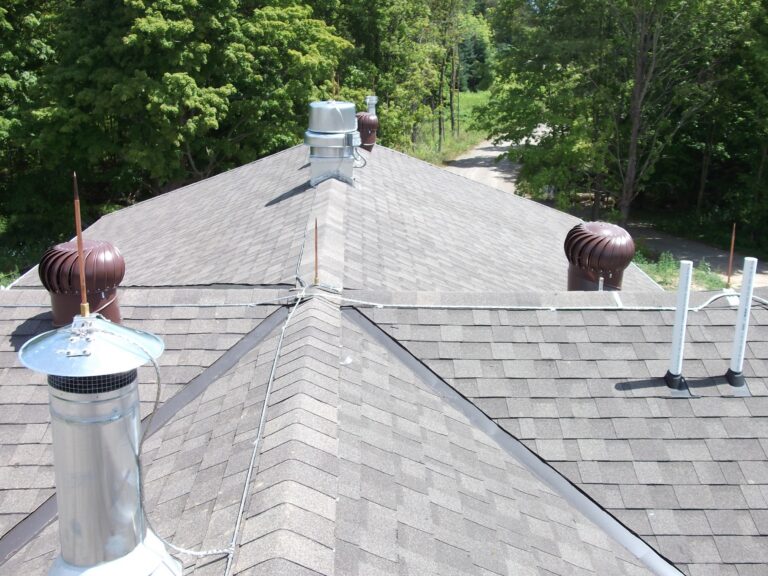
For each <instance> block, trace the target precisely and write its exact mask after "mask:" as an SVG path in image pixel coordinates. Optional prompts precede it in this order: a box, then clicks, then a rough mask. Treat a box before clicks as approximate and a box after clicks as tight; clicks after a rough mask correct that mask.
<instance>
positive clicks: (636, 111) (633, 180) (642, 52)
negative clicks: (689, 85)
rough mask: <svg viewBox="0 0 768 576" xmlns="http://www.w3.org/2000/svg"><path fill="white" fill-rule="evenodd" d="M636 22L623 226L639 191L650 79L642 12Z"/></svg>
mask: <svg viewBox="0 0 768 576" xmlns="http://www.w3.org/2000/svg"><path fill="white" fill-rule="evenodd" d="M635 20H636V23H637V46H636V47H635V73H634V82H633V86H632V98H631V100H630V105H629V120H630V132H629V148H628V150H627V170H626V172H625V173H624V181H623V182H622V189H621V198H620V199H619V210H620V211H621V225H622V226H626V225H627V220H629V208H630V206H631V204H632V201H633V200H634V199H635V197H636V196H637V192H638V185H639V182H638V164H639V154H640V150H639V144H640V135H641V131H642V123H643V116H642V113H643V100H644V98H645V92H646V86H647V84H648V82H649V80H650V79H649V78H648V76H647V74H646V72H647V70H648V48H649V30H648V20H647V14H646V13H645V11H643V10H642V9H640V10H639V12H638V14H637V15H636V17H635Z"/></svg>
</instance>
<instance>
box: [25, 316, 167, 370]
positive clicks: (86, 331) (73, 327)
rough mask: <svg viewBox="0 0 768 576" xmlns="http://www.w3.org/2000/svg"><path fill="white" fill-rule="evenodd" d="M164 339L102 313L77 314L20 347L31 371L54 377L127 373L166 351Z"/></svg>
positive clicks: (26, 364)
mask: <svg viewBox="0 0 768 576" xmlns="http://www.w3.org/2000/svg"><path fill="white" fill-rule="evenodd" d="M164 349H165V344H164V343H163V341H162V339H160V338H159V337H158V336H155V335H154V334H151V333H150V332H144V331H142V330H135V329H133V328H127V327H125V326H121V325H120V324H115V323H113V322H110V321H109V320H106V319H104V318H103V317H102V316H100V315H93V316H87V317H83V316H75V319H74V320H73V322H72V324H70V325H69V326H64V327H63V328H59V329H58V330H51V331H50V332H46V333H44V334H40V335H39V336H35V337H34V338H32V339H31V340H30V341H28V342H27V343H26V344H24V346H22V347H21V350H19V360H21V363H22V364H24V366H26V367H27V368H29V369H30V370H34V371H36V372H43V373H44V374H49V375H53V376H71V377H84V376H105V375H108V374H117V373H120V372H128V371H129V370H133V369H134V368H138V367H139V366H141V365H143V364H146V363H147V362H148V361H149V360H150V356H151V357H152V358H158V357H159V356H160V354H162V353H163V350H164Z"/></svg>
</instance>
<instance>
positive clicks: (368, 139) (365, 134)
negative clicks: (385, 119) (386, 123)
mask: <svg viewBox="0 0 768 576" xmlns="http://www.w3.org/2000/svg"><path fill="white" fill-rule="evenodd" d="M378 101H379V99H378V98H377V97H376V96H366V97H365V104H366V106H368V112H358V113H357V129H358V130H359V131H360V140H361V141H362V143H363V144H362V146H363V148H365V149H366V150H368V152H371V151H372V150H373V145H374V144H376V132H377V130H378V129H379V117H378V116H376V103H377V102H378Z"/></svg>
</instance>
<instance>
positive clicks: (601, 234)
mask: <svg viewBox="0 0 768 576" xmlns="http://www.w3.org/2000/svg"><path fill="white" fill-rule="evenodd" d="M563 248H564V249H565V255H566V257H567V258H568V262H569V266H568V290H600V289H601V288H602V289H604V290H621V283H622V280H623V278H624V270H625V269H626V267H627V266H629V263H630V262H632V258H633V257H634V255H635V243H634V242H633V241H632V237H631V236H630V235H629V233H628V232H627V231H626V230H624V229H623V228H621V227H619V226H616V225H614V224H608V223H606V222H583V223H581V224H578V225H576V226H574V227H573V228H571V230H570V231H569V232H568V234H567V235H566V237H565V242H564V244H563ZM601 280H602V282H601Z"/></svg>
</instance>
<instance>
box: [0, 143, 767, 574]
mask: <svg viewBox="0 0 768 576" xmlns="http://www.w3.org/2000/svg"><path fill="white" fill-rule="evenodd" d="M367 161H368V164H367V166H366V167H365V168H363V169H359V170H358V171H357V185H356V186H355V187H351V186H348V185H346V184H342V183H340V182H337V181H326V182H323V183H321V184H320V185H318V186H317V187H316V188H311V187H309V186H308V185H307V183H306V181H307V179H308V164H307V151H306V149H305V148H302V147H296V148H292V149H289V150H286V151H284V152H282V153H280V154H277V155H274V156H272V157H269V158H265V159H263V160H260V161H258V162H255V163H252V164H249V165H247V166H244V167H242V168H239V169H236V170H233V171H230V172H228V173H226V174H222V175H219V176H217V177H215V178H212V179H209V180H206V181H203V182H200V183H197V184H194V185H191V186H188V187H185V188H183V189H180V190H178V191H175V192H172V193H169V194H167V195H164V196H162V197H158V198H155V199H153V200H150V201H147V202H144V203H141V204H138V205H136V206H134V207H131V208H128V209H126V210H122V211H120V212H117V213H114V214H111V215H109V216H106V217H104V218H103V219H102V220H100V221H99V222H97V223H96V224H95V225H94V226H92V227H91V228H90V229H89V230H88V231H87V235H89V236H92V237H96V236H98V237H100V238H102V239H107V240H111V241H113V242H114V243H115V244H116V245H117V246H118V248H120V250H121V251H122V252H123V253H124V255H125V257H126V261H127V269H128V271H127V276H126V281H125V283H124V284H125V285H126V286H132V288H129V289H123V290H122V292H121V303H122V306H121V307H122V313H123V317H124V319H125V323H126V324H127V325H128V326H133V327H137V328H141V329H144V330H150V331H153V332H155V333H157V334H158V335H160V336H162V337H163V338H164V340H165V342H166V346H167V350H166V352H165V354H164V355H163V356H161V358H160V367H161V373H162V378H163V385H164V394H163V401H164V402H163V403H162V404H161V406H160V408H159V410H158V413H157V414H158V416H157V417H156V420H155V421H154V422H153V427H152V432H153V434H152V435H151V436H150V437H149V438H148V440H147V442H146V443H145V445H144V452H143V463H144V467H145V472H146V499H147V513H148V515H149V517H150V519H151V520H152V522H153V524H154V525H155V527H156V529H157V531H158V532H159V533H160V534H161V535H162V536H164V537H167V538H170V539H171V540H173V541H175V542H176V543H177V544H181V545H183V546H187V547H192V548H206V549H208V548H211V547H213V548H221V547H225V546H227V545H228V544H229V542H230V541H231V539H232V538H233V536H235V539H236V546H235V553H234V556H233V557H232V572H231V573H232V574H249V575H250V574H270V575H274V574H281V575H282V574H284V575H297V576H299V575H300V576H306V575H317V574H321V575H331V574H339V575H342V574H358V573H359V574H393V573H397V574H402V575H406V574H418V575H419V576H422V575H429V574H435V575H441V576H442V575H447V574H462V575H464V574H471V575H478V576H488V575H491V574H496V575H503V574H510V575H511V574H515V575H518V574H619V575H621V574H644V573H647V571H648V568H647V567H646V566H649V565H654V566H655V567H656V568H655V569H656V570H657V571H659V572H657V573H664V574H669V573H675V571H674V569H673V568H671V567H670V566H668V565H667V564H666V561H665V560H664V557H667V558H669V559H670V560H672V561H673V562H675V563H676V565H677V567H678V568H680V569H681V570H682V571H683V572H685V573H686V574H690V575H691V576H705V575H710V574H725V575H726V576H731V575H737V576H745V575H747V576H754V575H756V574H766V573H768V572H766V570H765V566H766V565H768V557H766V556H765V555H766V552H765V551H766V549H768V545H767V543H768V538H766V536H767V535H768V534H767V533H768V525H767V521H768V518H767V517H766V514H765V512H766V511H768V503H767V502H768V488H767V486H768V478H766V469H765V466H766V460H768V458H766V454H768V442H767V438H768V436H767V435H768V426H766V422H765V421H766V419H768V404H766V402H765V401H766V400H768V388H767V387H766V382H768V334H766V325H768V318H766V312H765V310H763V309H758V308H756V309H755V310H754V311H753V316H752V320H753V325H752V329H751V331H750V340H749V348H748V352H747V361H746V368H745V373H746V375H747V379H748V382H749V392H750V394H749V395H748V396H744V395H743V394H742V395H737V394H735V393H734V391H733V390H732V389H731V388H730V387H729V386H728V385H727V384H724V383H723V382H722V381H721V377H722V374H723V373H724V372H725V369H726V367H727V358H728V356H729V355H730V347H731V343H730V340H731V338H732V333H733V317H734V315H735V311H734V310H733V308H731V307H728V306H723V303H722V302H719V303H718V304H717V305H716V306H715V307H710V308H707V309H706V310H705V311H703V312H696V313H691V315H690V326H689V329H688V338H689V342H688V346H687V349H686V362H685V365H684V374H685V376H686V377H687V378H688V379H689V382H690V384H691V391H692V393H693V394H680V393H672V392H671V391H669V390H668V389H666V388H664V387H662V386H660V381H659V380H658V378H659V377H660V376H662V375H663V373H664V371H665V370H666V358H667V354H668V348H669V341H670V339H671V325H670V324H671V322H672V319H673V312H672V311H671V309H670V306H672V305H673V300H674V297H673V296H672V295H668V294H665V293H664V292H662V291H660V290H659V289H658V287H657V286H656V285H655V284H653V283H652V282H651V281H650V280H649V279H648V278H646V277H645V276H644V275H642V273H640V272H639V271H638V270H637V269H635V268H630V269H629V270H628V271H627V274H626V276H625V287H626V288H627V290H626V291H624V292H622V293H621V294H616V293H599V294H598V293H562V292H557V290H559V289H562V288H563V287H564V286H565V278H566V270H567V263H566V260H565V257H564V256H563V255H562V241H563V238H564V236H565V233H566V232H567V231H568V229H570V227H571V226H573V225H574V224H575V223H576V222H577V220H575V219H573V218H572V217H570V216H567V215H563V214H561V213H559V212H556V211H554V210H551V209H549V208H546V207H543V206H539V205H538V204H535V203H533V202H530V201H528V200H525V199H522V198H519V197H515V196H509V195H505V194H502V193H500V192H499V191H496V190H493V189H489V188H487V187H484V186H482V185H480V184H476V183H473V182H471V181H469V180H466V179H463V178H461V177H458V176H455V175H451V174H449V173H447V172H443V171H441V170H439V169H437V168H435V167H432V166H430V165H427V164H424V163H423V162H420V161H418V160H415V159H413V158H409V157H407V156H405V155H402V154H399V153H397V152H394V151H391V150H387V149H386V148H381V147H377V148H376V150H375V152H374V153H373V154H372V155H367ZM315 219H316V220H317V227H318V232H319V244H318V246H317V254H318V259H317V263H318V266H319V270H318V272H319V275H318V280H319V284H320V286H312V287H310V288H308V289H307V290H308V292H307V294H308V295H309V296H308V300H306V301H304V302H303V303H302V304H301V305H300V306H299V307H298V308H297V309H296V312H295V316H293V317H292V321H291V323H290V324H289V325H288V326H287V328H285V325H283V322H284V321H285V319H286V318H287V317H289V310H290V307H291V306H292V305H293V299H294V298H295V296H296V295H297V294H298V293H299V292H298V291H300V290H303V289H304V288H303V287H304V286H306V285H307V284H310V283H312V282H311V281H312V279H313V277H314V271H315V263H316V262H315V257H314V253H315V250H314V248H315V247H314V243H313V237H314V227H315ZM158 231H159V232H158ZM161 248H163V249H164V250H165V251H164V252H161V251H160V249H161ZM297 273H298V276H299V278H300V279H299V278H297V277H296V275H297ZM38 285H39V282H38V281H37V278H36V272H35V271H31V272H30V273H28V274H27V275H26V276H25V277H24V278H23V280H22V282H20V286H17V287H15V288H13V289H12V290H9V291H0V332H2V339H0V453H2V454H4V455H5V457H4V458H3V460H2V461H1V462H0V552H3V554H5V553H6V552H7V551H8V550H9V548H8V546H7V543H8V541H9V540H8V538H3V537H2V535H3V534H5V535H6V536H7V534H8V531H9V530H13V531H18V530H17V529H18V526H19V522H21V521H24V522H31V520H30V518H37V516H35V514H30V513H32V512H33V511H35V510H37V512H36V514H38V515H39V514H40V511H41V510H43V509H46V508H45V506H46V504H45V502H48V504H47V505H48V506H50V503H51V502H52V501H51V500H50V497H51V495H52V494H53V490H54V487H53V473H52V466H51V447H50V443H51V437H50V429H49V415H48V408H47V406H46V404H47V390H46V384H45V379H44V377H43V376H40V375H37V374H34V373H32V372H30V371H28V370H25V369H22V368H21V367H20V365H19V363H18V360H17V356H16V352H17V350H18V348H19V346H20V345H21V344H22V343H23V342H24V341H26V340H27V339H28V338H29V337H31V336H32V335H34V334H36V333H39V332H41V331H43V330H45V329H47V328H48V327H49V323H50V314H49V312H48V311H47V308H48V296H47V294H46V293H45V292H44V291H43V290H41V289H39V288H35V287H36V286H38ZM236 286H239V287H236ZM287 288H295V289H294V290H290V291H289V290H287ZM338 290H343V292H339V291H338ZM383 291H387V292H383ZM763 296H765V295H763ZM278 299H280V300H278ZM694 300H695V301H696V302H697V303H699V302H700V300H701V299H700V298H698V297H697V298H694ZM366 302H369V303H366ZM370 302H373V303H385V304H386V303H390V304H396V305H397V306H396V307H394V308H393V307H384V308H381V307H376V306H374V305H373V304H370ZM350 305H353V306H358V307H359V308H360V309H361V310H362V311H363V312H364V314H366V315H368V316H369V318H370V319H371V320H370V321H369V320H366V319H364V318H363V317H362V316H360V315H359V313H358V312H355V311H351V310H349V309H346V308H344V306H350ZM659 307H662V308H663V309H658V308H659ZM522 308H526V309H522ZM361 318H362V319H361ZM281 327H282V328H284V329H285V332H284V340H283V341H282V348H281V350H280V355H279V358H278V363H277V364H276V371H275V378H274V380H273V381H272V383H271V387H269V382H270V374H271V370H272V363H273V361H274V359H275V354H276V351H277V348H278V342H279V341H280V337H281V334H282V332H281ZM381 329H384V330H386V332H387V333H388V334H389V335H390V336H391V340H390V339H388V338H387V337H386V336H382V337H383V338H385V339H386V342H387V343H388V344H386V345H385V344H383V343H382V342H383V340H381V339H380V338H379V336H381V335H383V334H384V333H383V332H381ZM374 333H375V334H376V335H377V336H376V337H373V336H372V334H374ZM400 345H402V346H404V347H405V348H400V347H399V346H400ZM139 375H140V382H141V385H140V394H141V399H142V414H143V415H146V414H147V413H148V411H149V410H150V408H151V400H152V398H153V396H154V386H153V377H154V374H153V371H152V369H151V367H145V368H142V369H141V370H140V373H139ZM268 388H269V391H268ZM457 392H458V394H457ZM478 409H479V410H478ZM504 430H505V431H506V433H505V432H504ZM517 439H519V441H518V440H517ZM520 442H522V444H520ZM523 445H525V446H527V447H528V448H525V447H524V446H523ZM513 447H515V448H514V449H513ZM529 449H530V451H529ZM521 451H522V452H521ZM531 451H532V452H531ZM521 454H523V455H521ZM536 455H538V456H536ZM539 457H540V458H542V459H544V460H546V461H547V462H548V463H549V464H551V466H552V467H554V468H555V469H556V470H558V471H559V472H560V473H561V474H562V476H560V475H559V474H557V473H555V472H553V471H552V470H551V468H550V467H549V465H548V464H546V463H544V462H542V460H539ZM251 462H253V464H254V466H253V468H251ZM248 470H252V477H251V482H250V484H247V483H246V479H247V477H248ZM563 477H564V478H567V479H568V480H570V483H569V482H568V481H566V480H564V479H563ZM553 479H554V480H553ZM571 483H572V484H571ZM574 486H576V487H578V488H580V489H581V490H583V491H584V493H586V494H587V495H588V496H589V497H591V498H593V499H594V502H592V501H590V500H589V499H588V498H586V497H585V496H584V495H583V494H582V493H581V492H579V490H578V488H574ZM243 497H244V500H243ZM241 504H243V508H242V510H243V515H242V517H240V514H239V513H240V509H241ZM41 505H42V506H41ZM46 510H48V509H46ZM606 510H607V511H608V513H610V514H606V512H605V511H606ZM582 512H584V514H586V516H584V515H582ZM610 515H612V516H610ZM238 518H241V523H240V526H241V530H240V532H239V533H237V534H235V525H236V524H237V520H238ZM587 518H589V519H591V520H588V519H587ZM606 518H607V520H605V519H606ZM617 520H618V522H617ZM592 521H595V522H597V524H593V523H592ZM620 523H623V524H624V525H625V526H626V527H628V528H629V530H627V529H626V528H624V526H622V525H621V524H620ZM14 527H16V528H14ZM56 527H57V526H56V523H55V522H54V523H52V524H50V525H49V526H48V527H46V528H44V529H42V525H40V526H39V528H41V531H39V533H37V535H36V536H34V537H32V538H31V539H30V538H29V537H25V538H26V539H25V542H26V543H23V546H22V547H21V548H20V549H19V551H18V552H16V553H15V554H13V555H12V556H11V557H10V559H9V560H8V561H6V562H5V563H4V564H2V565H0V574H14V575H16V574H19V573H21V572H23V573H25V574H29V576H34V575H36V574H43V573H45V572H46V571H47V569H48V567H49V566H50V563H51V561H52V558H53V557H54V556H55V554H56V551H57V549H58V548H57V547H58V538H57V531H56ZM632 531H634V532H635V533H636V534H637V535H639V538H638V537H637V536H635V535H634V534H632ZM14 533H16V532H11V534H14ZM619 542H621V543H623V545H624V546H627V547H628V548H627V549H625V548H623V547H622V546H621V545H620V544H619ZM649 545H650V546H651V547H653V548H655V549H656V550H657V551H658V552H660V554H661V555H659V554H658V553H656V552H654V551H653V550H651V549H650V548H648V546H649ZM628 550H630V551H631V552H630V551H628ZM651 557H652V558H651ZM649 558H651V559H650V560H649ZM0 561H2V559H0ZM226 563H227V560H226V559H224V558H221V557H219V558H218V559H217V558H215V557H213V558H205V559H201V560H190V559H189V558H187V560H186V564H185V568H186V571H187V573H194V574H196V575H203V576H207V575H209V574H217V575H219V574H223V573H224V570H225V565H226Z"/></svg>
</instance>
